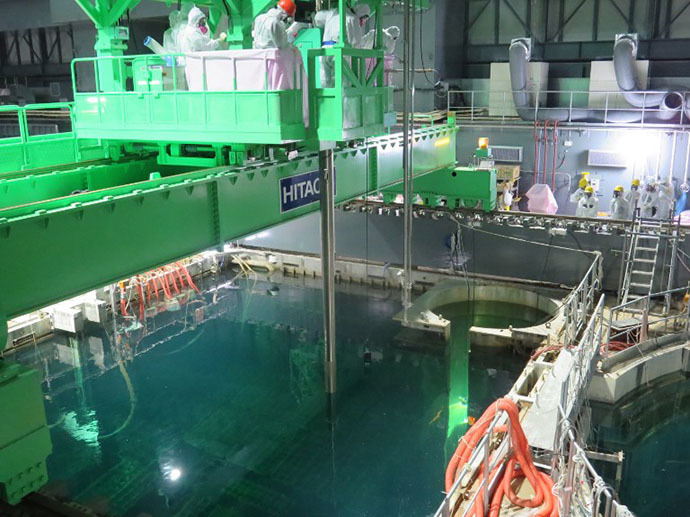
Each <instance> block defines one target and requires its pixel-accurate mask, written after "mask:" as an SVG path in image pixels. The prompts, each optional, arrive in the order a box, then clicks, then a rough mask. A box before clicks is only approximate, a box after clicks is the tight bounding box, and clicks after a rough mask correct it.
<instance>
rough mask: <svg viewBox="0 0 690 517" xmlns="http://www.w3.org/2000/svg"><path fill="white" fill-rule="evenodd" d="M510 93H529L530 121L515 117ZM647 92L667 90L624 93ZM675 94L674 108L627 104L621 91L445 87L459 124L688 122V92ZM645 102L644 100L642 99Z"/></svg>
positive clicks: (642, 94) (654, 123) (640, 92)
mask: <svg viewBox="0 0 690 517" xmlns="http://www.w3.org/2000/svg"><path fill="white" fill-rule="evenodd" d="M513 93H517V94H521V95H522V94H525V93H527V94H528V95H529V96H530V99H531V104H532V106H531V107H530V109H531V110H532V111H533V113H532V114H531V115H530V119H531V120H523V119H521V118H520V117H519V116H518V113H517V111H516V108H515V103H514V101H513ZM626 93H631V94H639V95H641V96H642V97H643V99H644V98H646V97H647V96H649V95H659V94H663V93H668V92H666V91H652V90H644V91H638V92H626ZM673 93H675V94H677V97H676V99H677V102H678V106H676V107H675V108H663V107H660V106H655V107H634V106H631V105H630V104H628V103H627V102H626V101H625V99H624V98H623V95H622V93H621V91H620V90H596V91H595V90H592V91H589V90H530V91H526V92H525V91H515V92H513V91H512V90H490V91H488V92H487V90H448V93H447V106H446V107H447V110H448V111H449V112H454V113H456V116H457V120H458V122H459V123H460V124H470V125H471V124H472V123H484V124H486V123H487V122H494V123H499V124H501V125H503V124H532V123H533V121H534V120H538V121H546V120H558V121H559V122H560V123H562V124H569V123H580V122H588V123H598V124H602V125H626V126H627V125H634V126H655V125H656V126H664V125H668V124H671V123H673V124H674V125H677V124H680V125H690V116H688V113H686V111H685V110H686V108H687V106H686V103H685V98H686V96H687V95H688V92H685V91H679V92H673ZM643 104H644V102H643ZM585 111H591V112H592V113H591V115H592V117H593V118H595V119H598V120H592V117H590V120H585V118H587V117H586V114H585Z"/></svg>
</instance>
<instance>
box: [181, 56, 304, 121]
mask: <svg viewBox="0 0 690 517" xmlns="http://www.w3.org/2000/svg"><path fill="white" fill-rule="evenodd" d="M185 62H186V67H185V76H186V78H187V87H188V89H189V91H193V92H200V91H208V92H228V91H261V90H269V91H276V90H295V89H299V90H302V104H303V110H304V123H305V125H308V122H309V102H308V89H309V88H308V85H307V76H306V73H305V70H304V63H303V61H302V55H301V54H300V52H299V50H297V49H296V48H295V47H290V48H285V49H237V50H216V51H209V52H193V53H189V54H185ZM204 74H205V75H206V88H204Z"/></svg>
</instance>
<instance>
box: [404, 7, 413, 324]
mask: <svg viewBox="0 0 690 517" xmlns="http://www.w3.org/2000/svg"><path fill="white" fill-rule="evenodd" d="M403 8H404V10H405V13H404V21H403V42H404V43H403V70H404V72H403V104H404V106H403V193H404V196H405V210H404V215H405V220H404V227H403V286H402V291H403V313H404V314H403V319H404V321H405V322H407V312H408V309H409V308H410V306H411V305H412V196H413V190H414V187H413V184H412V170H413V163H412V141H413V139H414V128H412V130H411V127H410V114H411V111H412V110H413V109H414V77H413V76H412V77H411V70H414V64H413V63H414V58H413V56H412V53H413V51H414V45H413V44H412V32H413V31H412V26H411V22H412V21H411V15H410V11H411V6H410V0H405V2H404V6H403ZM410 79H412V83H410Z"/></svg>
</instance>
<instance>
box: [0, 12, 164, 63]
mask: <svg viewBox="0 0 690 517" xmlns="http://www.w3.org/2000/svg"><path fill="white" fill-rule="evenodd" d="M27 9H30V12H28V11H27ZM0 12H1V13H2V16H0V32H2V31H9V30H12V31H13V30H23V29H35V28H38V27H49V26H52V25H63V24H69V23H79V22H84V23H89V24H91V22H89V19H88V17H87V16H86V14H85V13H84V11H82V9H81V8H80V7H79V6H78V5H77V3H76V2H75V1H74V0H30V1H27V0H2V1H1V2H0ZM169 13H170V8H169V7H168V6H167V5H166V4H165V3H163V2H141V4H140V5H138V6H137V8H136V9H134V10H133V11H132V14H131V17H132V18H135V19H143V18H151V17H156V16H161V17H164V18H165V19H166V20H167V16H168V14H169ZM91 27H92V28H93V24H91ZM94 35H95V32H94ZM94 37H95V36H94ZM142 41H143V37H142ZM91 50H92V51H93V39H92V41H91ZM77 56H79V57H81V56H82V54H77Z"/></svg>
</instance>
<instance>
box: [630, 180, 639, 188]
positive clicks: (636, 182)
mask: <svg viewBox="0 0 690 517" xmlns="http://www.w3.org/2000/svg"><path fill="white" fill-rule="evenodd" d="M632 184H633V186H634V187H639V186H640V180H638V179H634V180H633V181H632Z"/></svg>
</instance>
